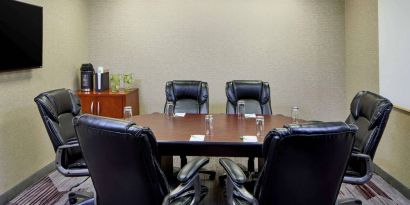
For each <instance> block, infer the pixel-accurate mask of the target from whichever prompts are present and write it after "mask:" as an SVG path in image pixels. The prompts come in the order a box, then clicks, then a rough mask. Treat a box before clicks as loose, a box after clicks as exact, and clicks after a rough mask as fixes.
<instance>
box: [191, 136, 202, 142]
mask: <svg viewBox="0 0 410 205" xmlns="http://www.w3.org/2000/svg"><path fill="white" fill-rule="evenodd" d="M204 140H205V135H191V138H190V139H189V141H191V142H203V141H204Z"/></svg>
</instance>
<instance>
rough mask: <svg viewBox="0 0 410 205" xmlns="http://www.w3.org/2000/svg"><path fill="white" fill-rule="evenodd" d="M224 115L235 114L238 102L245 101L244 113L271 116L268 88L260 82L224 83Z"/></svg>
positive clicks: (265, 83)
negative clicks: (225, 99)
mask: <svg viewBox="0 0 410 205" xmlns="http://www.w3.org/2000/svg"><path fill="white" fill-rule="evenodd" d="M225 90H226V97H227V101H226V114H236V105H237V103H238V101H239V100H244V101H245V113H247V114H263V115H271V114H272V108H271V105H270V88H269V83H268V82H263V81H260V80H234V81H231V82H227V83H226V88H225Z"/></svg>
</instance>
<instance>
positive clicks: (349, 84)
mask: <svg viewBox="0 0 410 205" xmlns="http://www.w3.org/2000/svg"><path fill="white" fill-rule="evenodd" d="M377 3H378V2H377V0H346V6H345V9H346V17H345V18H346V21H345V22H346V97H347V103H349V102H350V100H351V99H352V98H353V96H354V95H355V93H356V92H357V91H359V90H370V91H373V92H376V93H378V92H379V56H378V55H379V52H378V5H377ZM409 125H410V114H409V113H406V112H403V111H400V110H397V109H394V110H393V111H392V113H391V115H390V120H389V122H388V124H387V127H386V130H385V133H384V135H383V138H382V140H381V142H380V145H379V147H378V150H377V152H376V156H375V162H376V164H377V165H379V166H380V167H381V168H382V169H383V170H385V171H386V172H388V173H389V174H390V175H392V176H393V177H395V178H396V179H398V180H399V181H400V182H402V183H403V184H404V185H406V186H407V187H410V174H409V171H408V170H410V160H409V158H410V153H409V152H408V146H409V145H410V137H409V133H410V126H409Z"/></svg>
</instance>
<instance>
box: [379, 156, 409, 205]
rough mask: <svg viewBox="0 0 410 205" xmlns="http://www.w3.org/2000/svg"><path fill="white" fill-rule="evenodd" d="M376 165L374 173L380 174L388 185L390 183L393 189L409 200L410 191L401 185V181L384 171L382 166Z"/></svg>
mask: <svg viewBox="0 0 410 205" xmlns="http://www.w3.org/2000/svg"><path fill="white" fill-rule="evenodd" d="M373 165H374V172H375V173H376V174H378V175H379V176H380V177H381V178H383V179H384V181H386V182H387V183H389V184H390V185H391V186H392V187H393V188H395V189H396V190H397V191H398V192H400V193H401V194H403V196H405V197H406V198H407V199H410V189H409V188H408V187H407V186H406V185H404V184H403V183H401V182H400V181H399V180H397V179H396V178H394V177H393V176H392V175H390V174H389V173H387V172H386V171H384V170H383V169H382V168H381V167H380V166H378V165H377V164H373Z"/></svg>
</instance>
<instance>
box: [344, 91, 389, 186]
mask: <svg viewBox="0 0 410 205" xmlns="http://www.w3.org/2000/svg"><path fill="white" fill-rule="evenodd" d="M392 108H393V105H392V103H391V102H390V101H389V100H388V99H386V98H384V97H382V96H380V95H377V94H374V93H372V92H369V91H361V92H359V93H357V94H356V96H355V97H354V98H353V100H352V103H351V105H350V115H349V116H348V118H347V119H346V123H349V124H355V125H356V126H357V127H358V128H359V131H358V132H357V134H356V140H355V143H354V148H353V152H354V153H356V154H360V155H363V157H362V158H356V157H352V158H351V159H350V161H349V166H348V170H347V172H346V179H345V181H344V182H346V183H350V184H364V183H366V182H368V181H369V180H370V179H371V177H372V175H373V166H372V160H373V158H374V154H375V153H376V149H377V145H378V144H379V142H380V139H381V138H382V135H383V132H384V128H385V127H386V124H387V121H388V120H389V115H390V112H391V110H392Z"/></svg>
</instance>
